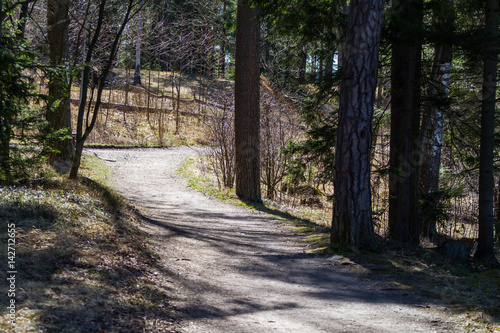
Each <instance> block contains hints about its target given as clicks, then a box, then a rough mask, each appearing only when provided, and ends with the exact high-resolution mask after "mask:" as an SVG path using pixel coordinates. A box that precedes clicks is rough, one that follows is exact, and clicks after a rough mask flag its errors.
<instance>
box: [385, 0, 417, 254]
mask: <svg viewBox="0 0 500 333" xmlns="http://www.w3.org/2000/svg"><path fill="white" fill-rule="evenodd" d="M393 6H394V9H395V12H396V13H398V14H395V15H397V16H398V17H397V19H396V18H393V19H392V24H395V23H394V22H399V24H397V23H396V25H395V26H394V27H393V28H394V29H395V31H398V35H397V36H395V37H394V40H393V42H392V65H391V141H390V149H391V152H390V158H389V167H390V171H391V172H390V174H389V237H390V238H391V239H393V240H395V241H398V242H400V243H401V244H406V245H410V246H417V245H418V244H419V236H420V226H419V222H420V221H419V218H418V213H419V209H418V208H419V196H418V183H419V182H418V179H419V166H420V160H421V158H420V149H419V147H418V137H419V117H420V113H419V110H420V108H419V104H420V98H419V97H420V79H419V73H420V62H421V60H420V59H421V44H420V41H419V31H420V29H419V28H420V25H421V22H422V12H421V10H422V8H421V6H422V2H421V0H401V1H399V2H398V1H395V2H394V5H393ZM401 22H403V23H401Z"/></svg>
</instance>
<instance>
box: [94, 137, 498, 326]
mask: <svg viewBox="0 0 500 333" xmlns="http://www.w3.org/2000/svg"><path fill="white" fill-rule="evenodd" d="M88 152H90V153H92V154H95V155H96V156H97V157H99V158H100V159H103V160H105V161H108V162H109V163H110V164H111V165H112V167H113V176H112V184H113V187H114V188H115V189H116V190H117V191H118V192H119V193H121V194H122V195H123V196H124V197H125V198H126V199H127V200H130V201H131V202H132V203H133V204H134V205H135V206H136V207H138V208H139V210H140V213H139V215H141V218H142V219H143V221H144V222H145V223H143V224H142V228H143V229H144V230H145V232H146V233H147V238H148V239H149V240H148V242H149V243H150V248H151V249H152V250H153V251H154V252H156V253H157V255H158V266H157V267H158V271H157V272H154V273H153V275H154V276H153V278H154V281H155V283H156V287H157V288H160V289H161V290H163V291H164V293H165V295H168V297H169V304H170V305H171V306H172V307H173V308H174V309H175V310H174V311H175V313H176V315H175V316H176V317H177V319H178V322H177V325H176V328H175V330H176V331H180V332H461V331H470V330H472V331H479V330H482V329H485V330H487V331H495V328H494V327H497V324H498V323H497V322H496V321H493V323H490V324H489V325H487V326H482V329H481V328H479V327H476V326H475V324H474V320H475V318H472V317H471V315H470V312H469V311H457V309H456V308H455V307H454V306H453V305H454V304H450V303H448V302H442V301H441V300H438V299H436V298H431V297H427V296H424V295H423V294H422V293H421V292H419V291H418V290H416V289H414V288H411V287H408V286H407V285H406V284H404V283H401V282H400V281H398V280H397V277H395V275H391V274H390V273H389V274H380V272H386V273H387V272H391V271H393V272H395V271H396V270H397V267H396V266H394V265H393V266H391V267H390V270H388V267H387V266H386V264H387V261H380V263H379V264H377V263H375V264H374V262H371V263H363V262H362V260H357V261H356V260H352V259H350V258H347V257H344V256H339V255H334V256H325V255H318V254H310V253H307V252H308V251H307V250H308V248H309V247H310V246H311V244H310V243H309V242H308V241H307V237H306V236H307V235H306V234H304V233H301V232H298V231H297V229H296V228H295V227H294V226H293V225H291V224H289V223H287V221H285V220H284V219H283V218H281V217H279V216H273V215H270V214H268V213H265V212H262V211H259V210H255V209H248V208H244V207H236V206H234V205H229V204H226V203H222V202H220V201H218V200H216V199H213V198H210V197H208V196H206V195H204V194H202V193H200V192H197V191H195V190H193V189H191V188H189V187H188V184H187V182H186V180H185V179H183V178H182V177H180V176H179V175H178V174H177V173H176V170H177V169H178V168H179V166H180V164H181V161H182V160H184V159H185V158H187V157H189V156H191V155H196V154H198V151H197V150H196V148H190V147H177V148H167V149H125V150H123V149H102V150H101V149H94V150H89V151H88ZM412 269H414V271H413V272H412V273H411V274H410V275H411V276H412V277H413V278H414V279H418V276H419V275H421V274H423V273H422V271H423V270H424V268H422V267H419V266H418V265H415V267H414V268H412ZM445 280H446V279H441V280H438V281H441V282H442V285H440V284H439V283H440V282H437V284H435V285H434V286H433V287H431V288H435V290H436V291H439V290H443V289H446V288H448V287H449V286H448V285H447V283H446V281H445ZM434 283H436V282H435V281H434ZM495 290H496V289H495ZM490 296H491V297H493V298H495V297H498V294H495V293H493V295H490ZM158 319H161V318H156V319H155V318H151V319H149V320H150V321H152V323H153V324H152V325H148V326H149V327H151V329H152V331H156V330H155V329H154V327H155V325H154V321H155V320H158ZM170 329H171V330H173V328H170ZM157 331H159V332H163V331H164V330H161V328H160V327H158V326H157Z"/></svg>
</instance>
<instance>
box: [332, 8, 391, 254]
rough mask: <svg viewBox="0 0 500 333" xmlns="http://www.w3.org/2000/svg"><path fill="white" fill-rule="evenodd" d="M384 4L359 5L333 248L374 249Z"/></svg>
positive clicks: (343, 118) (349, 48)
mask: <svg viewBox="0 0 500 333" xmlns="http://www.w3.org/2000/svg"><path fill="white" fill-rule="evenodd" d="M383 11H384V1H383V0H376V1H371V0H353V1H352V2H351V11H350V15H349V21H348V27H347V35H346V43H345V49H344V52H345V53H344V54H345V58H344V59H345V62H344V64H343V67H342V69H341V70H342V81H341V86H340V107H339V126H338V133H337V144H336V148H335V180H334V188H335V193H334V208H333V222H332V237H331V242H332V244H335V245H337V244H338V245H340V246H351V247H354V248H359V249H374V248H375V246H376V244H375V236H374V231H373V224H372V207H371V190H370V147H371V140H372V120H373V107H374V101H375V89H376V86H377V63H378V50H379V42H380V34H381V28H382V21H383Z"/></svg>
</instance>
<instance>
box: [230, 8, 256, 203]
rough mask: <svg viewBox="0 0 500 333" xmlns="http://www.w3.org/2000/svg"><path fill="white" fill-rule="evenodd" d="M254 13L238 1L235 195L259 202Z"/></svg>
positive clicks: (254, 11)
mask: <svg viewBox="0 0 500 333" xmlns="http://www.w3.org/2000/svg"><path fill="white" fill-rule="evenodd" d="M257 12H258V10H257V9H255V8H251V7H250V5H249V4H248V2H247V1H246V0H238V9H237V21H236V22H237V26H236V64H235V89H234V90H235V91H234V95H235V117H234V118H235V119H234V124H235V125H234V129H235V146H236V164H235V172H236V194H237V195H238V197H240V198H241V199H244V200H251V201H260V200H261V194H260V105H259V104H260V85H259V81H260V65H259V35H260V33H259V22H258V20H257Z"/></svg>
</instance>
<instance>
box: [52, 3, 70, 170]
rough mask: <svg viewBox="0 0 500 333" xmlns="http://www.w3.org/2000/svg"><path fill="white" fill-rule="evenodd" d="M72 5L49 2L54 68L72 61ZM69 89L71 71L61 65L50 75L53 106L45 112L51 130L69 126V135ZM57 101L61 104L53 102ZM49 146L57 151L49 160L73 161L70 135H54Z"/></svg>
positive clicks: (68, 128) (68, 127)
mask: <svg viewBox="0 0 500 333" xmlns="http://www.w3.org/2000/svg"><path fill="white" fill-rule="evenodd" d="M69 5H70V0H48V1H47V24H48V28H49V29H48V40H49V57H50V65H51V66H53V67H57V66H62V65H64V64H65V63H66V62H68V60H69V59H68V55H69V39H68V32H69ZM69 89H70V88H69V77H68V73H67V71H66V70H63V68H62V67H60V68H59V70H57V71H56V73H53V74H51V77H50V81H49V105H53V108H50V109H49V110H48V111H47V115H46V117H47V122H48V126H49V131H54V132H55V131H59V130H63V129H67V130H68V133H67V134H68V135H70V134H71V110H70V96H69ZM57 102H58V103H59V104H58V105H54V103H57ZM48 145H49V147H50V148H51V149H55V150H56V151H58V152H50V153H49V162H55V161H57V160H62V161H70V160H71V158H72V156H73V143H72V139H71V137H69V138H67V139H64V140H59V139H56V138H51V139H49V140H48Z"/></svg>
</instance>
